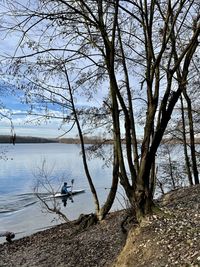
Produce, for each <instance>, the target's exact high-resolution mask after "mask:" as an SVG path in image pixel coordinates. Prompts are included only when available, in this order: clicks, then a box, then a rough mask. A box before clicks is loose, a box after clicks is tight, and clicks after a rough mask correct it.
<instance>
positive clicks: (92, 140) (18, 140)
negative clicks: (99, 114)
mask: <svg viewBox="0 0 200 267" xmlns="http://www.w3.org/2000/svg"><path fill="white" fill-rule="evenodd" d="M13 143H14V144H25V143H27V144H32V143H35V144H38V143H62V144H80V139H79V138H73V137H69V138H44V137H33V136H15V137H14V138H13V137H12V136H9V135H0V144H13ZM84 143H85V144H90V145H98V144H104V145H107V144H113V140H112V139H100V138H97V137H93V136H92V137H87V136H85V137H84ZM122 143H123V144H125V140H124V139H122ZM138 143H140V144H141V143H142V140H141V139H140V140H138ZM164 143H167V144H181V141H180V140H178V139H171V138H165V139H163V140H162V144H164ZM188 143H189V140H188ZM195 143H196V144H200V138H196V139H195Z"/></svg>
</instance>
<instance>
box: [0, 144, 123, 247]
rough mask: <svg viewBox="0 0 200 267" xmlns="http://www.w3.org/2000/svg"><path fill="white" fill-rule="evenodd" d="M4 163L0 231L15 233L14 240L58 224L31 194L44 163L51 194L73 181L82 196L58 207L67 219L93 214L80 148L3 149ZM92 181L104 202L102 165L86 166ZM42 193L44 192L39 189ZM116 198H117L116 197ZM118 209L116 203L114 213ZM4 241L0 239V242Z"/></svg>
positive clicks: (106, 181) (107, 174)
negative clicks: (4, 153) (49, 181)
mask: <svg viewBox="0 0 200 267" xmlns="http://www.w3.org/2000/svg"><path fill="white" fill-rule="evenodd" d="M4 148H5V149H6V150H7V151H8V152H7V153H6V155H7V157H8V160H6V161H5V160H0V169H1V171H0V231H13V232H17V233H18V234H17V235H16V238H20V237H22V236H25V235H28V234H31V233H34V232H37V231H39V230H41V229H45V228H46V227H50V226H53V225H55V224H59V223H61V221H60V220H58V218H57V217H55V215H53V214H49V213H46V212H45V211H44V209H43V208H42V206H41V203H40V201H39V200H38V199H37V198H36V196H35V195H34V194H33V188H34V186H35V185H36V181H37V179H38V178H39V169H41V166H42V163H43V162H44V160H45V166H46V172H48V177H50V179H51V185H53V189H54V190H58V189H59V188H60V186H61V185H62V182H63V181H64V180H65V181H68V182H69V184H70V182H71V179H74V184H73V188H74V189H84V190H85V193H82V194H79V195H76V196H74V198H73V200H74V202H73V203H71V202H70V201H69V202H68V204H67V206H66V207H64V206H63V203H62V201H61V200H58V205H60V206H61V210H62V212H63V213H65V215H67V217H68V218H69V219H76V218H77V217H78V216H79V215H80V214H81V213H89V212H92V211H94V207H93V201H92V196H91V193H90V190H89V187H88V182H87V179H86V177H85V174H84V170H83V166H82V158H81V156H80V147H79V146H78V145H68V144H16V145H15V146H11V145H8V146H6V145H4V146H3V147H2V145H1V147H0V149H1V151H2V150H3V149H4ZM89 165H90V169H91V174H92V177H94V183H95V186H96V188H97V192H98V195H99V198H100V201H101V202H104V201H105V197H106V195H107V190H105V187H107V188H109V187H110V183H111V170H110V169H109V168H106V167H105V168H102V162H101V161H100V160H99V159H98V160H97V159H93V160H91V161H90V162H89ZM42 191H43V192H45V193H46V192H47V191H46V190H45V189H44V188H43V187H42ZM119 197H120V196H119ZM118 208H121V205H120V204H119V202H118V201H116V203H115V205H114V209H118ZM3 241H4V239H3V238H0V242H3Z"/></svg>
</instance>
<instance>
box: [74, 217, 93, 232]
mask: <svg viewBox="0 0 200 267" xmlns="http://www.w3.org/2000/svg"><path fill="white" fill-rule="evenodd" d="M97 222H98V219H97V216H96V215H95V214H94V213H91V214H81V215H80V216H79V218H78V220H76V222H75V224H76V225H79V229H80V230H85V229H87V228H89V227H90V226H92V225H94V224H96V223H97Z"/></svg>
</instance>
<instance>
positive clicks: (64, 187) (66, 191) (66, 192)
mask: <svg viewBox="0 0 200 267" xmlns="http://www.w3.org/2000/svg"><path fill="white" fill-rule="evenodd" d="M70 187H71V186H70V185H67V182H64V185H63V186H62V188H61V194H70V192H69V190H68V188H70Z"/></svg>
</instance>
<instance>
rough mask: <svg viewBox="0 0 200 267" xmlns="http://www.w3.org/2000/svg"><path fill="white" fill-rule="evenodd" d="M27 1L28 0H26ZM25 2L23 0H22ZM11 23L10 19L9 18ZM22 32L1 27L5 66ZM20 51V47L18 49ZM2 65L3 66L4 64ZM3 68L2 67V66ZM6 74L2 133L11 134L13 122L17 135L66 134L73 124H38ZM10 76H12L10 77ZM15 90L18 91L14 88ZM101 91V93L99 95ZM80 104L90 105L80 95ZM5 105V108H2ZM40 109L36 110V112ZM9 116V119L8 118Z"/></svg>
mask: <svg viewBox="0 0 200 267" xmlns="http://www.w3.org/2000/svg"><path fill="white" fill-rule="evenodd" d="M24 1H26V0H24ZM22 2H23V0H22ZM0 9H1V12H2V11H3V9H2V5H1V2H0ZM7 22H8V25H9V22H10V21H9V19H8V21H7ZM19 40H20V34H19V33H17V32H12V33H10V34H7V35H5V34H4V33H2V31H1V28H0V62H1V63H2V65H3V66H4V56H8V57H9V56H13V55H14V54H15V52H16V47H17V46H18V44H19ZM17 52H18V53H20V52H21V51H20V49H19V50H18V51H17ZM2 65H1V66H2ZM0 68H1V67H0ZM6 75H7V76H8V74H4V75H3V76H2V75H0V103H1V106H0V115H1V114H4V115H5V114H6V115H7V117H5V116H3V117H2V116H0V135H10V134H11V122H10V119H12V123H13V126H14V132H15V133H16V135H20V136H36V137H48V138H57V137H59V136H61V135H63V134H64V132H65V131H67V130H68V129H69V128H70V127H71V125H66V127H65V129H62V128H60V123H61V121H60V120H58V119H51V120H49V121H48V123H46V122H45V121H41V122H40V123H39V124H38V120H37V119H36V117H35V116H30V115H26V114H27V111H28V110H29V106H27V105H25V104H22V103H21V100H20V98H19V97H18V96H17V95H13V94H10V93H9V92H8V91H9V90H7V88H5V87H4V86H3V85H2V81H3V80H5V79H7V77H6ZM9 78H10V77H9ZM11 80H12V84H13V86H14V85H15V81H14V78H12V77H11ZM14 91H16V90H15V89H14ZM100 95H101V93H100V94H99V96H100ZM78 104H79V105H83V106H84V105H86V106H87V105H88V101H87V100H86V99H85V98H83V97H81V96H80V97H79V103H78ZM93 104H94V105H95V106H96V105H99V103H98V95H97V96H96V99H94V103H93ZM2 106H3V107H4V109H3V108H2ZM37 112H38V111H37V110H36V113H37ZM8 118H9V119H8ZM76 136H77V131H76V127H74V128H73V129H72V131H70V132H69V133H68V134H67V135H66V136H65V137H76Z"/></svg>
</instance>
